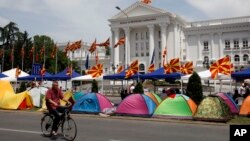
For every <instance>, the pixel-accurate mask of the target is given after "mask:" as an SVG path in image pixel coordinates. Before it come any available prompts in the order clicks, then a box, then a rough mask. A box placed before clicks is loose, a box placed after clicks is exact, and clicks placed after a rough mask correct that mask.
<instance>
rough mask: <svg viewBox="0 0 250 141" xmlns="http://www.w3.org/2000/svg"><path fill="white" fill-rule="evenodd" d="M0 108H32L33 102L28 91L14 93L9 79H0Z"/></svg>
mask: <svg viewBox="0 0 250 141" xmlns="http://www.w3.org/2000/svg"><path fill="white" fill-rule="evenodd" d="M0 108H1V109H12V110H16V109H19V110H22V109H27V108H33V102H32V98H31V97H30V95H29V94H28V91H24V92H21V93H18V94H15V92H14V90H13V87H12V86H11V84H10V82H9V81H4V80H0Z"/></svg>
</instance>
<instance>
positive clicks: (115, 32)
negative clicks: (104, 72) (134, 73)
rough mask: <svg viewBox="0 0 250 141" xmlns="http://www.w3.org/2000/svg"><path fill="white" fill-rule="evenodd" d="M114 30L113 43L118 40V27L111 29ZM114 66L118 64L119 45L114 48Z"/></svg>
mask: <svg viewBox="0 0 250 141" xmlns="http://www.w3.org/2000/svg"><path fill="white" fill-rule="evenodd" d="M113 31H114V37H115V40H114V41H115V42H114V45H115V44H116V43H117V42H118V40H119V28H115V29H113ZM113 64H114V66H116V65H119V46H118V47H116V48H114V60H113Z"/></svg>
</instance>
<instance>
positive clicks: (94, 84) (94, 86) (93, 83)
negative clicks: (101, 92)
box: [91, 80, 98, 93]
mask: <svg viewBox="0 0 250 141" xmlns="http://www.w3.org/2000/svg"><path fill="white" fill-rule="evenodd" d="M91 92H92V93H98V83H97V81H96V80H93V81H92V88H91Z"/></svg>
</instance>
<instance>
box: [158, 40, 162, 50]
mask: <svg viewBox="0 0 250 141" xmlns="http://www.w3.org/2000/svg"><path fill="white" fill-rule="evenodd" d="M158 47H159V50H161V41H159V42H158Z"/></svg>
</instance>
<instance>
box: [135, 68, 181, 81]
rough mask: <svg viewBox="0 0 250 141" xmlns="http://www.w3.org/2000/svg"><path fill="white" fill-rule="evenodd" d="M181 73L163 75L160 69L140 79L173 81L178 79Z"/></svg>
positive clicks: (162, 69)
mask: <svg viewBox="0 0 250 141" xmlns="http://www.w3.org/2000/svg"><path fill="white" fill-rule="evenodd" d="M182 75H183V74H182V73H171V74H165V72H164V68H163V67H161V68H159V69H157V70H155V71H154V72H151V73H148V74H144V75H141V76H140V78H141V79H170V80H175V79H180V78H181V76H182Z"/></svg>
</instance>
